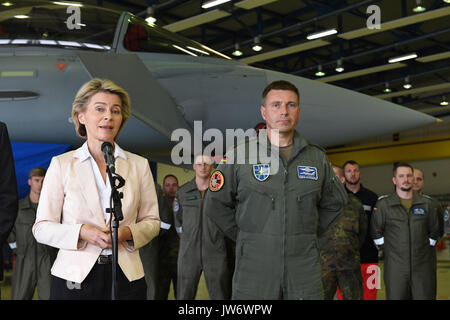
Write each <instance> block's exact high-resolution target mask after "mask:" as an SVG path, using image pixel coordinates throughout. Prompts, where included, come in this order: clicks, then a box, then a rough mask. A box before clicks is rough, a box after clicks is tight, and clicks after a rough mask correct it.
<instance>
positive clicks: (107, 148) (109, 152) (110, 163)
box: [102, 142, 116, 173]
mask: <svg viewBox="0 0 450 320" xmlns="http://www.w3.org/2000/svg"><path fill="white" fill-rule="evenodd" d="M102 152H103V155H104V156H105V162H106V166H107V167H108V168H109V170H110V171H111V173H114V172H115V171H116V167H115V165H114V163H115V159H114V147H113V146H112V144H111V143H110V142H103V144H102Z"/></svg>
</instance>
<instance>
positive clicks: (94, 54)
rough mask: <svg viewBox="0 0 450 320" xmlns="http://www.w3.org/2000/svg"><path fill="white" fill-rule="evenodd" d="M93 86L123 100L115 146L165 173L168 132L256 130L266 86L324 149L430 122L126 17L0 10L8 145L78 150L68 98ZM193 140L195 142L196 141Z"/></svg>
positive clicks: (0, 93) (0, 97) (49, 7)
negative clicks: (289, 102)
mask: <svg viewBox="0 0 450 320" xmlns="http://www.w3.org/2000/svg"><path fill="white" fill-rule="evenodd" d="M94 77H100V78H109V79H111V80H113V81H114V82H116V83H117V84H118V85H120V86H122V87H123V88H124V89H125V90H127V91H128V92H129V94H130V97H131V104H132V116H131V118H130V120H129V121H128V123H127V124H126V125H125V127H124V129H123V131H122V132H121V135H120V138H119V140H118V143H119V144H120V145H121V146H122V147H123V148H125V149H127V150H130V151H132V152H137V153H141V154H150V155H152V156H153V158H154V159H157V160H161V161H165V162H167V163H170V157H169V155H170V150H171V148H172V147H173V146H174V145H175V144H176V143H177V141H171V135H172V133H173V132H174V130H176V129H179V128H183V129H186V130H188V131H189V132H192V133H193V134H194V132H193V131H194V121H201V126H202V130H207V129H210V128H216V129H218V130H220V132H223V133H225V130H226V129H234V128H240V129H243V130H247V129H249V128H254V127H255V126H256V125H258V124H259V123H261V122H262V121H263V120H262V118H261V115H260V105H261V93H262V91H263V89H264V87H265V86H266V85H267V84H269V83H270V82H272V81H274V80H280V79H284V80H288V81H290V82H292V83H294V84H295V85H296V86H297V87H298V88H299V91H300V106H301V116H300V121H299V124H298V128H297V129H298V130H299V131H300V132H301V133H302V135H303V136H305V137H306V138H307V139H309V140H311V141H313V142H315V143H318V144H321V145H323V146H325V147H326V146H334V145H342V144H345V143H348V142H351V141H355V140H360V139H365V138H370V137H375V136H378V135H383V134H387V133H393V132H399V131H402V130H407V129H411V128H415V127H420V126H424V125H427V124H430V123H433V122H436V118H434V117H432V116H429V115H426V114H423V113H419V112H416V111H413V110H411V109H408V108H405V107H402V106H399V105H396V104H393V103H390V102H387V101H384V100H382V99H378V98H374V97H370V96H367V95H364V94H361V93H358V92H354V91H350V90H346V89H343V88H340V87H337V86H333V85H329V84H325V83H321V82H318V81H313V80H310V79H305V78H301V77H297V76H293V75H289V74H283V73H279V72H274V71H270V70H263V69H258V68H254V67H250V66H248V65H246V64H244V63H241V62H238V61H235V60H232V59H231V58H229V57H227V56H226V55H224V54H222V53H220V52H217V51H215V50H213V49H211V48H209V47H207V46H205V45H202V44H200V43H198V42H195V41H191V40H189V39H186V38H184V37H181V36H180V35H177V34H175V33H172V32H169V31H167V30H165V29H164V28H160V27H158V26H156V25H154V24H151V23H147V22H146V21H144V20H143V19H140V18H138V17H136V16H134V15H133V14H131V13H129V12H117V11H113V10H109V9H105V8H103V7H95V6H88V5H83V4H81V3H73V2H56V1H55V2H41V1H32V2H24V1H14V3H13V4H12V5H11V6H7V7H6V6H4V7H2V8H1V10H0V119H1V120H2V121H4V122H6V123H7V125H8V130H9V133H10V137H11V139H12V141H27V142H48V143H67V144H71V145H73V146H74V147H77V146H79V145H81V143H82V142H83V140H82V139H80V138H79V137H77V136H76V134H75V130H74V126H73V123H72V120H71V108H72V102H73V98H74V96H75V94H76V92H77V91H78V89H79V88H80V86H81V85H82V84H83V83H85V82H87V81H88V80H90V79H91V78H94ZM200 135H201V133H200Z"/></svg>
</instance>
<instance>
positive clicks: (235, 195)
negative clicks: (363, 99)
mask: <svg viewBox="0 0 450 320" xmlns="http://www.w3.org/2000/svg"><path fill="white" fill-rule="evenodd" d="M260 110H261V116H262V118H263V119H264V120H265V121H266V126H267V130H260V131H259V135H258V137H254V138H250V139H247V140H245V141H244V142H242V143H241V144H240V145H238V146H237V147H236V148H234V149H233V150H231V152H228V153H227V157H226V158H227V161H226V163H225V162H223V163H220V164H219V165H218V167H217V170H215V171H214V172H213V173H212V175H211V180H210V186H209V190H210V191H211V192H208V193H207V195H206V199H205V211H206V212H207V214H208V215H209V216H210V217H211V219H212V220H213V221H214V222H215V223H216V224H217V225H218V226H219V228H220V229H221V230H223V231H224V232H225V233H226V234H227V235H228V237H230V238H231V239H234V240H236V264H235V265H236V267H235V272H234V275H233V285H232V288H233V294H232V298H233V299H254V300H261V299H323V287H322V267H321V264H320V259H319V249H318V241H317V238H318V235H320V234H321V233H323V232H324V231H326V230H327V229H328V228H329V226H330V225H331V224H332V223H333V221H334V220H335V219H336V218H337V217H338V216H339V215H340V214H341V213H342V209H343V208H344V206H345V205H346V204H347V202H348V196H347V193H346V192H345V190H344V188H343V186H342V184H341V182H340V181H339V180H338V179H337V177H336V175H335V174H334V172H333V170H332V169H331V165H330V163H329V161H328V158H327V156H326V154H325V151H324V150H323V149H322V148H321V147H320V146H317V145H315V144H312V143H310V142H308V141H307V140H306V139H304V138H303V137H302V136H301V135H300V134H299V133H298V132H297V131H296V130H295V127H296V125H297V123H298V120H299V117H300V106H299V93H298V89H297V88H296V87H295V86H294V85H293V84H291V83H290V82H287V81H275V82H272V83H271V84H269V85H268V86H267V87H266V88H265V89H264V91H263V94H262V106H261V109H260ZM276 133H278V139H277V138H276ZM272 136H274V137H275V138H272ZM271 139H272V140H271ZM252 144H256V149H258V156H257V158H256V159H253V158H252V159H251V157H250V152H248V153H247V152H246V153H245V155H241V154H239V152H240V150H242V149H245V150H247V149H249V150H250V149H252V148H253V147H254V146H255V145H252ZM241 147H243V148H241ZM247 147H248V148H247ZM261 151H262V152H261ZM277 151H279V153H278V152H277ZM272 153H273V154H277V153H278V155H279V156H277V157H275V156H274V157H273V158H274V160H276V161H278V162H279V163H273V162H270V163H267V162H261V161H267V160H264V159H262V157H261V154H264V155H267V154H272ZM241 156H242V157H244V156H245V158H244V159H241ZM236 157H237V158H239V160H240V161H239V163H237V161H236V160H237V159H236ZM241 160H244V161H241ZM277 165H278V170H275V169H274V166H277ZM275 171H276V172H275Z"/></svg>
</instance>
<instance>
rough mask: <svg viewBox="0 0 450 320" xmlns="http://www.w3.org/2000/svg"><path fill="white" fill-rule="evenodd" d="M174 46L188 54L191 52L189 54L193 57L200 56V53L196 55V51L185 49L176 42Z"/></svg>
mask: <svg viewBox="0 0 450 320" xmlns="http://www.w3.org/2000/svg"><path fill="white" fill-rule="evenodd" d="M172 47H174V48H175V49H178V50H180V51H183V52H185V53H187V54H189V55H191V56H193V57H198V55H196V54H195V53H193V52H190V51H189V50H186V49H183V48H182V47H180V46H177V45H176V44H173V45H172Z"/></svg>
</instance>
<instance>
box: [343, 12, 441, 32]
mask: <svg viewBox="0 0 450 320" xmlns="http://www.w3.org/2000/svg"><path fill="white" fill-rule="evenodd" d="M448 15H450V6H448V7H443V8H440V9H436V10H432V11H428V12H424V13H420V14H415V15H412V16H408V17H405V18H400V19H396V20H392V21H388V22H385V23H382V24H381V26H380V27H381V28H380V29H369V28H367V27H364V28H361V29H357V30H353V31H349V32H345V33H341V34H339V35H338V37H339V38H343V39H345V40H351V39H356V38H360V37H364V36H368V35H372V34H375V33H379V32H384V31H388V30H391V29H398V28H401V27H404V26H408V25H411V24H415V23H419V22H423V21H428V20H432V19H437V18H442V17H445V16H448Z"/></svg>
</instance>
